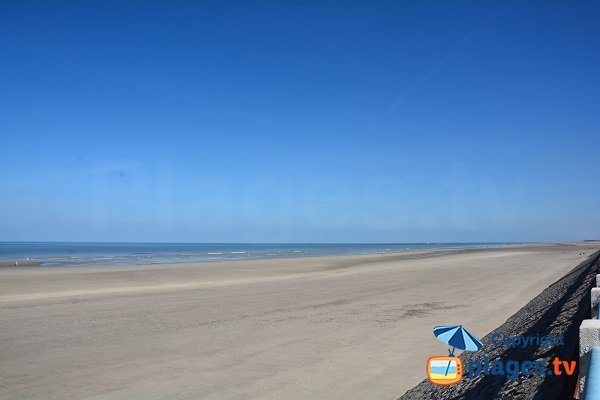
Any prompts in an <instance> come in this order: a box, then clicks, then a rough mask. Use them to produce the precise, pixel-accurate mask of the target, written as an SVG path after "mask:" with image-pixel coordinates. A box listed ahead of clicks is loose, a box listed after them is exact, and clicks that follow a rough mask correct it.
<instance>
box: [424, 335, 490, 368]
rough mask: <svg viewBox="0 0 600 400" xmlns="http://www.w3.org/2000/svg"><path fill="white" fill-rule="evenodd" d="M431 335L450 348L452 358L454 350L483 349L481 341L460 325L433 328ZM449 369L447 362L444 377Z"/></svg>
mask: <svg viewBox="0 0 600 400" xmlns="http://www.w3.org/2000/svg"><path fill="white" fill-rule="evenodd" d="M433 334H434V335H435V337H437V338H438V339H439V340H441V341H442V342H444V343H446V344H448V345H450V346H452V350H450V349H448V351H449V352H450V356H452V357H454V350H455V349H461V350H468V351H478V350H481V348H482V347H483V343H481V340H479V339H477V337H475V336H474V335H473V334H472V333H471V332H469V331H468V330H466V329H465V328H463V326H462V325H450V326H436V327H435V328H433ZM449 368H450V361H448V367H447V368H446V375H448V369H449Z"/></svg>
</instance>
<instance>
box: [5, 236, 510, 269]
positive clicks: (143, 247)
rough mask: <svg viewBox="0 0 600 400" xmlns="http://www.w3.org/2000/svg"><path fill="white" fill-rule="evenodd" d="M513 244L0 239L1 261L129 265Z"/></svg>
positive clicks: (57, 264) (48, 264) (44, 263)
mask: <svg viewBox="0 0 600 400" xmlns="http://www.w3.org/2000/svg"><path fill="white" fill-rule="evenodd" d="M509 244H513V243H380V244H377V243H369V244H358V243H355V244H310V243H305V244H298V243H286V244H264V243H260V244H249V243H245V244H242V243H240V244H238V243H227V244H211V243H83V242H82V243H78V242H0V263H6V262H9V263H12V262H15V261H18V262H25V261H29V262H34V263H37V262H39V263H41V265H43V266H65V265H131V264H162V263H184V262H216V261H231V260H252V259H267V258H289V257H310V256H335V255H352V254H376V253H396V252H406V251H415V250H423V249H457V248H467V247H496V246H503V245H509Z"/></svg>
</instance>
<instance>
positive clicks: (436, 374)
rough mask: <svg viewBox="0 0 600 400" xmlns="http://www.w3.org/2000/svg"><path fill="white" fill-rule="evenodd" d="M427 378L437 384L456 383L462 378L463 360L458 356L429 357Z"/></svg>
mask: <svg viewBox="0 0 600 400" xmlns="http://www.w3.org/2000/svg"><path fill="white" fill-rule="evenodd" d="M427 378H428V379H429V381H430V382H431V383H434V384H436V385H441V386H448V385H454V384H455V383H458V382H460V380H461V379H462V361H460V358H458V357H444V356H435V357H429V359H428V360H427Z"/></svg>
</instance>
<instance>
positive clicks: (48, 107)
mask: <svg viewBox="0 0 600 400" xmlns="http://www.w3.org/2000/svg"><path fill="white" fill-rule="evenodd" d="M522 3H523V2H481V1H477V2H464V1H461V2H447V1H439V2H429V1H418V2H417V1H414V2H412V1H383V2H381V1H364V2H341V1H340V2H337V1H336V2H333V1H240V2H235V1H233V2H232V1H227V2H225V1H222V2H210V1H203V2H192V1H190V2H151V1H144V2H134V1H128V2H117V1H97V2H95V1H81V2H60V1H58V2H39V3H36V2H27V1H3V2H2V3H1V4H0V54H1V55H2V62H0V240H59V241H60V240H77V241H186V242H421V241H455V242H457V241H553V240H578V239H586V238H598V237H600V213H599V212H598V209H599V205H600V187H599V185H598V181H599V180H598V177H599V171H600V156H599V154H600V153H599V149H600V134H599V130H600V115H599V114H598V110H599V109H600V82H599V78H598V71H599V70H600V52H598V51H597V50H598V47H597V40H598V37H600V25H599V24H598V23H597V21H598V20H600V4H598V3H594V2H586V1H577V2H563V1H555V2H554V1H553V2H529V3H528V4H527V5H526V4H522Z"/></svg>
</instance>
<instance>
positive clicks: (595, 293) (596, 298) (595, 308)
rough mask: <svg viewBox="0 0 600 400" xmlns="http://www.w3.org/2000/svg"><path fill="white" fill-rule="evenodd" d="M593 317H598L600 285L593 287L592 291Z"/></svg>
mask: <svg viewBox="0 0 600 400" xmlns="http://www.w3.org/2000/svg"><path fill="white" fill-rule="evenodd" d="M590 298H591V301H592V302H591V304H590V305H591V306H592V319H598V308H599V307H598V305H599V304H600V287H595V288H592V293H591V297H590Z"/></svg>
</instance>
